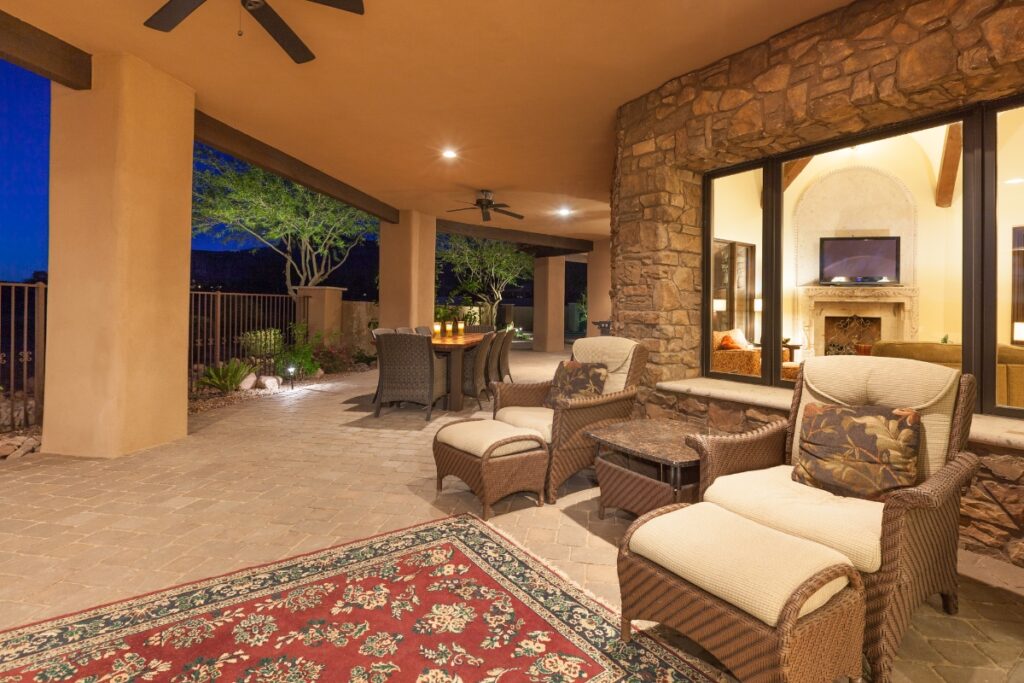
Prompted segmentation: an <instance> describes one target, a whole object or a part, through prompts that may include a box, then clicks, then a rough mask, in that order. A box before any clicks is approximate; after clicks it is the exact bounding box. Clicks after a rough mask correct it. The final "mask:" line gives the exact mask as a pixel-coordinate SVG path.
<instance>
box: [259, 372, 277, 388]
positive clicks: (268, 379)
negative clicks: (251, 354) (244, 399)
mask: <svg viewBox="0 0 1024 683" xmlns="http://www.w3.org/2000/svg"><path fill="white" fill-rule="evenodd" d="M256 386H257V388H259V389H269V390H271V391H277V390H278V389H280V388H281V378H280V377H275V376H273V375H263V376H261V377H260V378H259V379H257V380H256Z"/></svg>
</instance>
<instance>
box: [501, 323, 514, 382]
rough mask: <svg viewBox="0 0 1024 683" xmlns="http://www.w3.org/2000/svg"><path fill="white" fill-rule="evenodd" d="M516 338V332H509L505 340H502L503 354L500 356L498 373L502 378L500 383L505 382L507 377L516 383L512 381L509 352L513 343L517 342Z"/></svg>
mask: <svg viewBox="0 0 1024 683" xmlns="http://www.w3.org/2000/svg"><path fill="white" fill-rule="evenodd" d="M515 338H516V333H515V330H509V331H508V332H506V333H505V338H504V339H502V340H501V353H499V354H498V373H499V374H500V376H501V378H500V379H499V380H498V381H499V382H504V381H505V378H506V377H508V381H509V382H515V380H514V379H512V368H511V367H510V366H509V364H508V352H509V350H510V349H511V348H512V342H513V341H515Z"/></svg>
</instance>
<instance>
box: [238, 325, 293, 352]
mask: <svg viewBox="0 0 1024 683" xmlns="http://www.w3.org/2000/svg"><path fill="white" fill-rule="evenodd" d="M241 343H242V354H243V355H245V356H250V357H252V358H273V357H274V356H276V355H277V354H279V353H281V350H282V349H283V348H284V335H282V334H281V330H279V329H277V328H276V327H268V328H267V329H265V330H250V331H249V332H243V333H242V339H241Z"/></svg>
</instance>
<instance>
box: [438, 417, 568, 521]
mask: <svg viewBox="0 0 1024 683" xmlns="http://www.w3.org/2000/svg"><path fill="white" fill-rule="evenodd" d="M550 461H551V456H550V454H549V453H548V445H547V444H546V443H545V442H544V437H542V436H541V434H540V432H538V431H536V430H534V429H529V428H527V427H513V426H512V425H510V424H506V423H504V422H498V421H497V420H481V419H469V420H459V421H457V422H452V423H450V424H448V425H445V426H444V427H442V428H441V429H439V430H438V432H437V435H436V436H434V463H435V464H436V465H437V490H438V492H440V491H441V482H442V481H443V480H444V478H445V477H446V476H448V475H449V474H451V475H454V476H456V477H458V478H459V479H461V480H462V481H464V482H466V484H468V485H469V488H470V489H471V490H472V491H473V493H475V494H476V497H477V498H479V499H480V503H481V504H482V505H483V518H484V519H485V520H486V519H487V518H488V517H490V516H491V505H493V504H494V503H496V502H498V501H499V500H501V499H502V498H504V497H505V496H507V495H509V494H510V493H516V492H519V491H530V492H533V493H536V494H537V506H538V507H539V506H541V505H543V504H544V482H545V479H546V478H547V473H548V465H549V463H550Z"/></svg>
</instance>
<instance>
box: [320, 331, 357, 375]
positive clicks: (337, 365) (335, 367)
mask: <svg viewBox="0 0 1024 683" xmlns="http://www.w3.org/2000/svg"><path fill="white" fill-rule="evenodd" d="M313 360H315V361H316V363H317V365H318V366H319V367H320V369H321V370H323V371H324V372H326V373H333V372H342V371H343V370H347V369H348V366H349V364H350V360H349V355H348V353H347V352H346V351H345V347H344V346H342V345H341V343H340V342H335V343H331V342H327V341H325V340H323V339H322V338H320V337H319V336H317V338H316V339H315V340H314V343H313Z"/></svg>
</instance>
